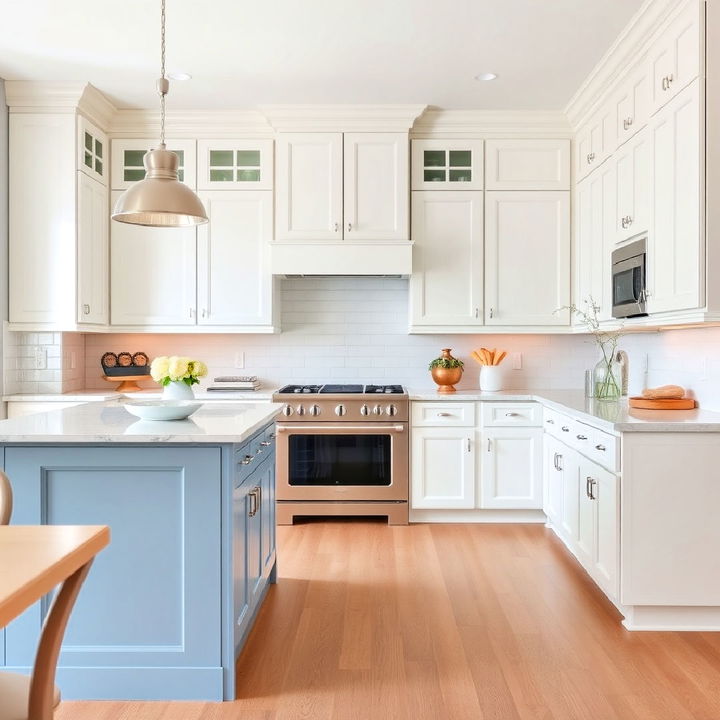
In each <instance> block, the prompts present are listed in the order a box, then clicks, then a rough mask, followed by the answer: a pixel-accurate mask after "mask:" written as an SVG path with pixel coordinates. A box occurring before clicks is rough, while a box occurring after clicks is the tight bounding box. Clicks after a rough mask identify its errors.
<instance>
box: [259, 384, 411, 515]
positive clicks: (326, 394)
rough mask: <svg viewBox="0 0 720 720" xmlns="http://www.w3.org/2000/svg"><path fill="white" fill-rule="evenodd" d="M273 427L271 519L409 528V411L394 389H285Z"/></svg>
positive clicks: (400, 393) (401, 394) (403, 396)
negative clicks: (357, 518) (322, 518)
mask: <svg viewBox="0 0 720 720" xmlns="http://www.w3.org/2000/svg"><path fill="white" fill-rule="evenodd" d="M273 402H278V403H283V404H284V406H283V411H282V416H281V417H282V419H281V420H280V421H279V422H278V424H277V501H278V502H277V518H278V523H279V524H280V525H292V523H293V519H294V518H295V517H298V516H315V515H382V516H386V517H387V519H388V522H389V523H390V524H391V525H406V524H407V521H408V475H409V472H408V468H409V440H408V414H409V410H410V403H409V401H408V395H407V392H406V391H405V389H404V388H403V387H402V386H401V385H286V386H285V387H283V388H280V390H278V392H276V393H275V394H274V395H273Z"/></svg>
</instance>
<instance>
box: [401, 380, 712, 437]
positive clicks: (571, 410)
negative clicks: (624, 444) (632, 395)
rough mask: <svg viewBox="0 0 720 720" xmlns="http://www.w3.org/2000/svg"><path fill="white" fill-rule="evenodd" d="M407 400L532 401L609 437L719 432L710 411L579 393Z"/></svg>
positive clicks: (418, 395) (430, 393) (426, 395)
mask: <svg viewBox="0 0 720 720" xmlns="http://www.w3.org/2000/svg"><path fill="white" fill-rule="evenodd" d="M408 393H409V395H410V399H411V400H438V401H442V402H447V401H450V402H453V401H454V402H460V401H463V400H464V401H485V402H490V401H493V400H504V401H510V400H515V401H525V402H529V401H533V402H539V403H541V404H542V405H544V406H546V407H548V408H552V409H553V410H557V411H558V412H563V413H566V414H568V415H570V416H571V417H574V418H576V419H578V420H580V421H581V422H586V423H588V424H590V425H593V426H594V427H597V428H600V429H601V430H607V431H608V432H613V433H623V432H720V413H718V412H713V411H710V410H702V409H696V410H636V409H635V408H631V407H628V401H627V398H623V399H622V400H619V401H617V402H604V401H599V400H594V399H592V398H586V397H585V393H584V392H583V391H582V390H501V391H499V392H482V391H481V390H479V389H478V390H473V389H469V390H458V391H457V392H455V393H438V392H437V390H432V389H429V388H428V389H415V388H411V389H409V390H408Z"/></svg>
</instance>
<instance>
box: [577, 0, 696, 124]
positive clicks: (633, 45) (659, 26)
mask: <svg viewBox="0 0 720 720" xmlns="http://www.w3.org/2000/svg"><path fill="white" fill-rule="evenodd" d="M696 1H697V2H703V1H704V0H696ZM683 4H684V3H682V2H679V1H678V0H645V2H644V3H643V4H642V5H641V6H640V9H639V10H638V11H637V12H636V13H635V15H633V17H632V18H631V19H630V21H629V22H628V24H627V25H626V26H625V28H624V29H623V30H622V32H621V33H620V35H618V37H617V39H616V40H615V42H614V43H613V44H612V45H611V46H610V48H609V49H608V50H607V52H606V53H605V54H604V55H603V56H602V58H601V59H600V61H599V62H598V63H597V65H596V66H595V67H594V68H593V69H592V71H591V72H590V74H589V75H588V76H587V78H586V79H585V80H584V82H583V83H582V85H581V86H580V87H579V88H578V90H577V91H576V92H575V94H574V95H573V96H572V98H571V99H570V101H569V102H568V104H567V105H566V106H565V114H566V115H567V117H568V120H569V122H570V125H571V126H572V128H573V129H574V130H577V129H578V128H579V127H580V126H581V125H582V124H583V123H584V122H586V121H587V120H588V118H589V116H590V115H591V114H592V113H593V112H595V111H596V110H597V108H598V107H599V106H600V105H601V103H602V102H603V101H604V100H605V98H606V96H607V94H608V92H610V90H611V89H612V88H614V87H616V86H617V83H618V80H621V79H622V78H623V77H624V76H625V75H627V74H628V73H629V72H630V71H631V70H632V69H633V67H634V66H635V64H636V63H637V61H638V60H639V59H640V58H642V57H643V56H644V55H645V54H646V53H647V51H648V49H649V48H650V45H651V44H652V43H653V42H654V41H655V39H656V38H657V36H658V35H659V34H660V32H661V31H662V30H663V29H664V28H665V26H666V25H667V23H668V21H669V20H670V18H671V17H673V16H674V15H676V14H677V13H678V12H680V10H681V9H682V6H683Z"/></svg>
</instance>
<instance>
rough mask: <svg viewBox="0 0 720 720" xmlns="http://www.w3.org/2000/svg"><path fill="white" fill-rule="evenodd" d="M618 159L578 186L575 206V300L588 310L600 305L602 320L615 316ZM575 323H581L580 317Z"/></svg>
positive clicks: (580, 306) (607, 162)
mask: <svg viewBox="0 0 720 720" xmlns="http://www.w3.org/2000/svg"><path fill="white" fill-rule="evenodd" d="M615 184H616V175H615V160H614V158H610V159H609V160H607V161H606V162H605V163H603V165H602V167H600V168H599V169H598V170H597V171H596V172H594V173H592V175H589V176H588V177H586V178H585V179H584V180H582V181H581V182H580V183H579V184H578V186H577V192H576V196H575V197H576V203H575V228H576V229H575V262H574V267H575V290H574V292H575V299H574V302H575V304H576V305H577V306H578V307H579V308H583V309H584V308H585V307H586V305H587V303H588V301H589V299H590V298H592V299H593V301H594V302H595V303H597V304H598V305H600V311H599V317H600V319H602V320H606V319H609V318H610V317H611V315H612V288H611V283H610V280H611V275H610V264H611V253H612V250H613V247H614V243H615V239H616V235H615V228H616V218H617V211H616V207H617V200H616V191H615ZM573 322H574V323H577V324H581V321H580V320H579V319H578V318H577V317H573Z"/></svg>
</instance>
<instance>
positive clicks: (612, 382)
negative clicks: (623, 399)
mask: <svg viewBox="0 0 720 720" xmlns="http://www.w3.org/2000/svg"><path fill="white" fill-rule="evenodd" d="M612 357H613V359H611V360H606V359H605V358H602V359H601V360H600V361H599V362H598V364H597V365H596V366H595V369H594V370H593V388H594V389H595V398H597V399H598V400H619V399H620V396H621V394H622V387H621V382H622V380H621V368H620V363H619V362H617V361H616V360H615V359H614V357H615V353H613V355H612Z"/></svg>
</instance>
